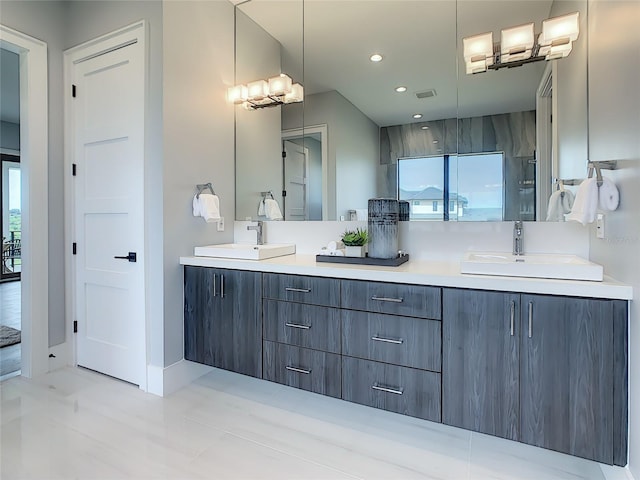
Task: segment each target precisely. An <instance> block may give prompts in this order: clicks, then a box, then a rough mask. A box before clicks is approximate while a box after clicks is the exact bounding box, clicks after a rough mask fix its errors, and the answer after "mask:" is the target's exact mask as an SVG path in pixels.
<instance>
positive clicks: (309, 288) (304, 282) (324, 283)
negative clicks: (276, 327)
mask: <svg viewBox="0 0 640 480" xmlns="http://www.w3.org/2000/svg"><path fill="white" fill-rule="evenodd" d="M263 275H264V277H263V279H264V283H263V297H264V298H270V299H274V300H286V301H289V302H298V303H308V304H311V305H325V306H328V307H339V306H340V280H338V279H335V278H322V277H308V276H303V275H287V274H283V273H265V274H263Z"/></svg>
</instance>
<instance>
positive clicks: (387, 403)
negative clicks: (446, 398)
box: [342, 357, 442, 422]
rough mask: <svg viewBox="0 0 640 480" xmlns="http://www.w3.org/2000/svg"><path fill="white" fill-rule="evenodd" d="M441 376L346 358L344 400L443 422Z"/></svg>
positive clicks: (343, 366)
mask: <svg viewBox="0 0 640 480" xmlns="http://www.w3.org/2000/svg"><path fill="white" fill-rule="evenodd" d="M440 392H441V388H440V374H439V373H434V372H427V371H425V370H417V369H415V368H408V367H399V366H397V365H389V364H388V363H379V362H372V361H369V360H359V359H357V358H351V357H342V398H343V399H344V400H348V401H350V402H354V403H360V404H362V405H368V406H370V407H375V408H381V409H383V410H389V411H391V412H396V413H402V414H404V415H410V416H412V417H418V418H424V419H426V420H431V421H434V422H440V421H441V418H442V417H441V407H440V398H441V396H440Z"/></svg>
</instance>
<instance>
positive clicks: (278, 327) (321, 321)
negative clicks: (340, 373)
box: [262, 300, 340, 353]
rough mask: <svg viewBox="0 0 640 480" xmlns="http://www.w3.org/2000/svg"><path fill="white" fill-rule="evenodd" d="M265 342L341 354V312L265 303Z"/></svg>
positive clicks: (326, 308)
mask: <svg viewBox="0 0 640 480" xmlns="http://www.w3.org/2000/svg"><path fill="white" fill-rule="evenodd" d="M262 308H263V310H262V311H263V315H264V317H263V319H264V320H263V333H264V338H265V340H270V341H273V342H280V343H287V344H289V345H297V346H299V347H306V348H313V349H315V350H323V351H325V352H333V353H340V310H339V309H337V308H330V307H320V306H317V305H305V304H304V303H293V302H282V301H280V300H263V301H262Z"/></svg>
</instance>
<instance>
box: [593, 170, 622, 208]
mask: <svg viewBox="0 0 640 480" xmlns="http://www.w3.org/2000/svg"><path fill="white" fill-rule="evenodd" d="M598 202H599V204H600V209H602V210H608V211H610V212H613V211H614V210H615V209H616V208H618V203H620V192H618V187H616V184H615V183H613V182H612V181H611V180H610V179H608V178H606V177H605V178H603V179H602V185H600V187H599V188H598Z"/></svg>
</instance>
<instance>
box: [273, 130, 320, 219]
mask: <svg viewBox="0 0 640 480" xmlns="http://www.w3.org/2000/svg"><path fill="white" fill-rule="evenodd" d="M316 133H317V134H319V135H320V149H321V153H322V220H327V219H328V218H329V203H328V202H329V180H328V175H329V153H328V152H329V146H328V137H327V124H326V123H323V124H320V125H311V126H309V127H304V128H292V129H289V130H282V139H283V140H287V139H289V138H299V137H304V136H305V135H310V134H316Z"/></svg>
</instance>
